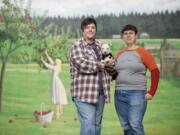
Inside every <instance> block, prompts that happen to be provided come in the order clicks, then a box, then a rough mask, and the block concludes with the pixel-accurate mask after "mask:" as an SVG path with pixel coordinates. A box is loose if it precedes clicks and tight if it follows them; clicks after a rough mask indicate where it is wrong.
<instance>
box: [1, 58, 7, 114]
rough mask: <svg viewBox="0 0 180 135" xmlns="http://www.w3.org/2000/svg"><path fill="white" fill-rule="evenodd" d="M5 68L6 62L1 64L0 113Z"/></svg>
mask: <svg viewBox="0 0 180 135" xmlns="http://www.w3.org/2000/svg"><path fill="white" fill-rule="evenodd" d="M5 68H6V62H4V61H3V62H2V66H1V74H0V112H2V92H3V79H4V73H5Z"/></svg>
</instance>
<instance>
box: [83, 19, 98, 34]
mask: <svg viewBox="0 0 180 135" xmlns="http://www.w3.org/2000/svg"><path fill="white" fill-rule="evenodd" d="M92 23H93V24H95V26H96V31H97V24H96V20H95V19H94V18H90V17H88V18H85V19H84V20H83V21H82V23H81V30H82V31H84V28H85V27H86V26H87V25H89V24H92Z"/></svg>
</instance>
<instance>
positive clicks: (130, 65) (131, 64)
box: [115, 50, 147, 90]
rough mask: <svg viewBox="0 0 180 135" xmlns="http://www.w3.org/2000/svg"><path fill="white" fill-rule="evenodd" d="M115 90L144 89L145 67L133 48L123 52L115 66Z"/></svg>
mask: <svg viewBox="0 0 180 135" xmlns="http://www.w3.org/2000/svg"><path fill="white" fill-rule="evenodd" d="M115 69H116V71H117V72H118V76H117V79H116V90H146V89H147V88H146V71H147V70H146V67H145V65H144V64H143V62H142V60H141V57H140V55H139V53H138V52H137V51H135V50H131V51H125V52H123V53H122V54H121V55H120V56H119V57H118V59H117V63H116V66H115Z"/></svg>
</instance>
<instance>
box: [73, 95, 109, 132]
mask: <svg viewBox="0 0 180 135" xmlns="http://www.w3.org/2000/svg"><path fill="white" fill-rule="evenodd" d="M74 103H75V105H76V108H77V112H78V116H79V120H80V122H81V130H80V135H100V134H101V121H102V114H103V110H104V103H105V98H104V95H100V96H99V100H98V103H96V104H90V103H86V102H81V101H80V100H78V99H76V98H74Z"/></svg>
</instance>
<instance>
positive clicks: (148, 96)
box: [145, 93, 153, 100]
mask: <svg viewBox="0 0 180 135" xmlns="http://www.w3.org/2000/svg"><path fill="white" fill-rule="evenodd" d="M145 98H146V100H152V98H153V96H151V95H150V94H149V93H147V94H146V95H145Z"/></svg>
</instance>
